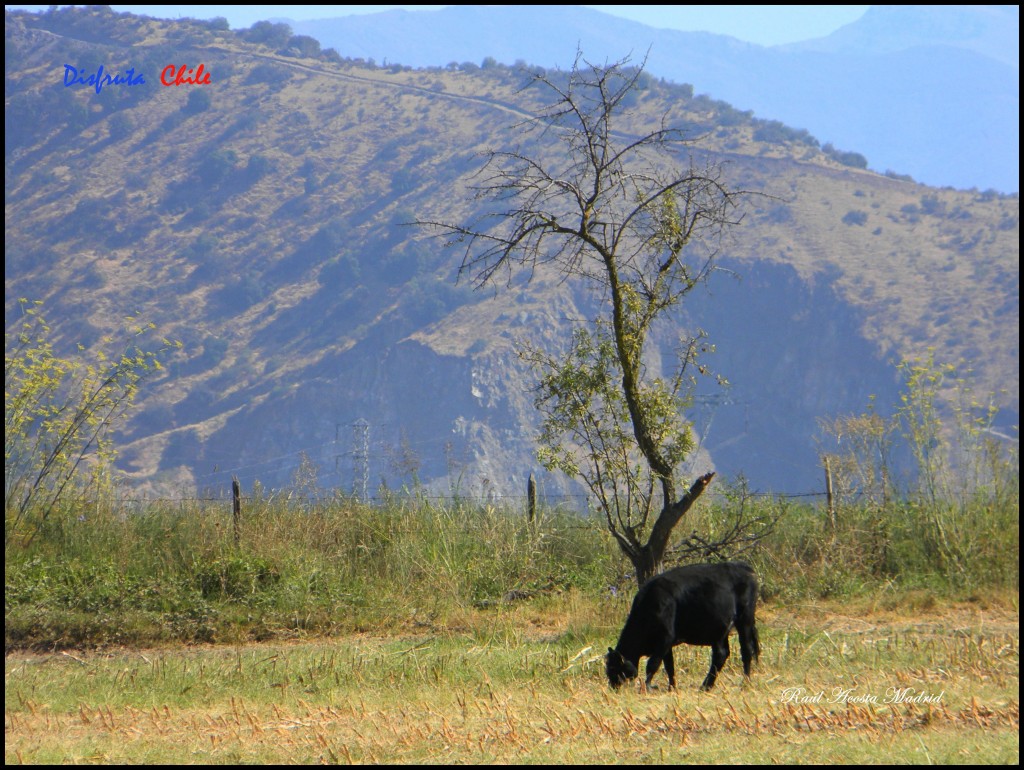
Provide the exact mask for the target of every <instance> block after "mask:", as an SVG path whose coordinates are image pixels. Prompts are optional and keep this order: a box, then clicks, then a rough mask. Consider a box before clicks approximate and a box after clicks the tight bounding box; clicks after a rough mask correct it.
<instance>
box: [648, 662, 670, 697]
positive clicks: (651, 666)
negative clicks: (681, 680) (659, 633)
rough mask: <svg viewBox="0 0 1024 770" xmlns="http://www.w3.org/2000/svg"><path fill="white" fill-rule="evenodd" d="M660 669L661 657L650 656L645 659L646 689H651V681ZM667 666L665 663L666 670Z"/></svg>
mask: <svg viewBox="0 0 1024 770" xmlns="http://www.w3.org/2000/svg"><path fill="white" fill-rule="evenodd" d="M660 667H661V656H660V655H652V656H651V657H649V658H648V659H647V688H648V689H651V680H652V679H654V675H655V674H657V673H658V669H659V668H660ZM667 667H668V664H667V663H666V668H667Z"/></svg>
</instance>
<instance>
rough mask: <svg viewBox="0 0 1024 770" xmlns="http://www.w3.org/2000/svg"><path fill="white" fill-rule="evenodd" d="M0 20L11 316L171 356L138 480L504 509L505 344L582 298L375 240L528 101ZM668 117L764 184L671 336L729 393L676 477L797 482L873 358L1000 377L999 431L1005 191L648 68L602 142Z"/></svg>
mask: <svg viewBox="0 0 1024 770" xmlns="http://www.w3.org/2000/svg"><path fill="white" fill-rule="evenodd" d="M22 19H25V23H27V24H29V25H30V26H24V25H23V23H22V21H21V20H22ZM31 25H49V29H46V30H43V29H33V28H32V26H31ZM5 30H6V33H7V44H8V46H7V47H8V56H9V57H10V60H11V61H17V62H18V66H17V67H14V66H9V67H8V74H7V80H6V83H5V86H6V93H7V100H8V102H7V110H6V116H7V118H8V128H9V131H8V139H7V141H8V144H7V148H6V149H7V153H6V160H7V166H6V168H7V175H6V203H7V228H6V232H5V248H6V254H7V270H6V275H5V279H6V280H5V285H6V300H5V301H6V309H7V321H8V327H10V324H11V322H12V310H13V308H14V307H15V303H16V300H17V298H18V297H21V296H28V297H32V298H41V299H45V300H46V305H45V309H46V313H47V316H48V317H49V318H50V319H51V320H52V321H53V322H54V324H55V326H56V328H57V329H58V330H59V331H60V333H61V338H62V340H63V341H64V342H65V343H66V344H69V345H70V344H71V343H74V342H77V341H83V342H87V343H89V342H93V341H95V340H96V339H98V338H99V336H100V335H101V334H102V333H104V332H109V331H112V330H114V329H116V328H117V326H118V324H119V323H120V319H121V318H122V317H123V316H124V315H125V314H126V313H127V312H131V311H137V312H138V314H139V315H140V317H142V318H146V319H152V320H153V321H155V322H156V323H158V325H159V326H160V332H161V333H162V334H164V335H167V336H173V337H178V338H181V339H182V340H183V341H184V342H185V345H186V348H185V350H186V352H185V354H184V356H181V357H179V358H178V359H176V360H172V361H170V362H169V367H168V372H167V375H166V376H165V377H164V378H162V379H160V380H158V381H154V382H153V383H151V384H150V387H149V388H147V390H146V393H145V400H144V401H143V403H142V409H141V410H140V412H139V414H138V415H137V416H136V417H135V419H134V420H133V422H132V423H131V424H130V425H129V426H128V427H127V429H126V431H125V434H124V436H123V442H122V446H123V447H124V449H123V452H122V460H123V467H124V468H125V469H126V470H127V471H129V472H130V473H131V474H132V477H133V479H134V482H135V483H136V484H137V485H138V487H139V488H140V489H149V490H167V489H169V488H175V487H178V486H181V487H184V488H192V489H194V488H196V487H198V488H200V489H203V488H205V487H211V488H213V489H216V490H219V489H223V488H225V487H226V480H227V478H228V477H229V476H230V475H231V474H232V473H234V474H237V475H239V476H240V477H241V478H242V479H243V481H244V482H245V483H246V484H249V483H251V482H252V480H254V479H259V480H260V481H262V482H263V483H264V484H268V485H271V486H280V485H284V484H287V483H289V480H290V477H291V473H292V472H293V471H294V469H295V468H296V467H297V466H298V464H299V461H300V455H301V453H305V454H306V455H307V456H309V457H310V458H311V459H312V460H313V461H314V462H315V463H316V464H317V465H318V466H319V468H320V471H321V477H320V480H321V482H322V483H323V484H324V485H325V486H339V487H342V488H351V487H352V486H353V485H354V484H355V482H356V478H355V477H356V476H357V475H359V474H357V470H358V469H359V467H364V468H365V469H367V472H368V476H369V480H368V484H369V491H370V492H373V491H375V490H376V488H377V486H378V484H379V483H380V482H381V481H384V482H385V483H386V484H388V485H389V486H391V487H392V488H394V487H396V486H400V485H402V484H408V483H412V479H413V477H414V476H415V477H416V478H418V479H419V480H420V481H421V482H422V483H424V484H430V485H432V487H433V488H435V489H439V490H449V489H453V488H457V487H461V490H462V491H463V492H466V493H470V492H471V493H481V492H484V491H499V492H514V493H521V490H522V487H523V480H524V479H525V476H526V475H527V474H528V473H529V472H530V471H531V470H535V469H536V463H535V461H534V460H533V458H532V448H533V447H532V443H531V431H532V429H531V426H532V425H533V421H534V419H535V415H534V414H533V410H532V408H531V404H530V395H529V378H528V377H527V373H526V372H524V371H523V370H522V366H521V364H519V362H518V361H517V359H516V358H515V356H514V355H513V353H512V349H511V345H512V341H513V339H514V338H515V337H517V336H530V337H531V338H533V339H539V340H543V341H545V342H546V343H548V344H551V345H557V344H558V341H559V340H560V339H564V337H565V336H567V335H568V333H569V327H568V321H570V320H571V319H577V318H580V317H584V316H585V315H586V298H584V297H581V296H580V295H579V293H578V292H577V291H576V290H575V289H574V288H573V287H571V286H568V285H565V284H563V283H560V282H559V281H558V280H556V277H553V276H546V275H540V276H539V277H538V279H537V280H536V281H535V282H534V283H533V284H531V285H528V286H527V285H522V284H521V283H517V284H516V286H515V287H514V288H513V289H512V290H510V291H503V292H499V293H498V294H497V296H492V295H490V294H488V293H482V294H481V293H477V294H474V293H472V292H471V291H469V290H468V289H467V288H466V287H464V286H456V285H455V283H454V280H453V278H454V269H455V267H456V266H457V263H458V258H459V254H458V253H456V252H455V251H452V250H444V249H443V248H441V244H440V243H438V242H436V241H434V240H432V239H429V238H427V237H426V234H425V233H423V232H422V231H419V230H416V229H413V228H408V227H405V226H404V225H405V223H407V222H409V221H411V220H412V219H415V218H422V219H451V220H463V219H465V218H467V217H469V216H471V215H472V214H473V205H474V204H473V199H472V194H471V191H470V190H469V189H468V186H469V185H471V184H472V183H473V180H472V174H473V173H474V172H475V171H476V170H477V169H478V168H479V165H480V158H479V157H478V156H477V155H476V152H478V151H480V150H484V149H487V148H489V147H498V146H502V145H503V144H505V143H510V142H512V141H514V140H515V138H516V134H515V132H514V131H513V130H512V129H511V126H512V124H513V123H514V122H515V121H517V120H519V119H521V118H522V117H523V116H525V115H528V114H530V112H531V110H532V109H535V107H536V102H535V101H533V100H535V99H536V98H537V97H536V96H535V95H534V94H533V93H532V92H530V91H526V92H523V91H521V90H520V86H521V85H522V84H523V83H524V82H525V77H524V75H523V74H522V73H517V72H515V71H513V70H510V69H507V68H502V67H493V68H489V69H483V70H481V69H478V68H472V69H467V71H462V70H460V69H447V68H445V69H434V70H424V71H413V70H409V69H406V68H402V67H397V66H391V67H389V68H386V69H382V68H373V67H368V66H365V64H359V63H357V62H354V61H351V60H343V59H342V58H341V57H340V56H337V55H335V56H333V57H332V56H328V57H326V58H320V59H316V58H311V57H305V58H300V57H296V56H294V55H292V56H288V55H283V54H281V53H278V48H274V47H265V46H260V45H256V44H253V43H251V42H246V41H244V40H241V39H240V37H239V36H238V35H236V34H235V33H232V32H230V31H227V30H223V29H217V28H216V27H214V26H212V25H210V24H207V23H195V22H178V23H172V22H155V21H147V20H143V19H139V18H137V17H130V16H116V15H112V14H106V13H105V12H103V11H95V10H76V11H69V12H62V13H59V14H56V15H48V16H46V17H43V18H26V17H24V16H23V15H20V14H10V13H8V14H7V22H6V25H5ZM70 32H74V33H75V35H76V36H77V38H76V39H75V40H71V39H69V38H68V37H67V34H69V33H70ZM44 38H45V40H46V41H49V42H48V44H47V45H49V46H50V47H46V46H43V45H40V41H41V40H43V39H44ZM83 39H88V40H92V41H96V40H99V41H103V42H100V43H97V42H88V43H85V42H81V41H82V40H83ZM114 41H118V42H114ZM65 57H68V58H69V59H70V61H75V62H77V63H78V64H79V65H82V66H86V65H89V66H97V65H98V64H100V63H104V64H105V66H107V68H108V69H109V70H110V71H114V70H117V69H119V68H120V69H121V70H122V71H123V69H124V68H127V67H129V66H135V67H137V68H138V69H139V70H140V71H142V72H145V73H146V74H147V76H148V75H149V73H150V72H154V73H157V72H160V70H161V68H162V67H163V66H164V65H165V64H166V63H167V62H168V61H174V62H184V61H191V62H194V63H198V62H199V61H202V62H204V63H205V65H206V68H207V69H208V71H210V72H211V73H213V77H214V85H213V87H212V88H210V87H204V88H208V90H209V93H210V100H209V102H208V103H206V104H205V106H204V104H203V103H202V100H201V99H199V100H195V97H193V96H192V93H196V92H198V90H197V89H196V88H193V89H187V88H162V87H159V86H157V87H151V88H149V89H141V88H139V89H135V88H134V87H133V88H132V89H127V88H122V89H120V90H118V89H116V88H111V87H108V88H104V89H103V91H102V93H100V94H96V93H95V92H94V91H93V90H92V89H89V88H81V89H66V88H65V89H59V88H58V89H54V88H53V85H54V84H55V82H57V81H58V80H59V78H60V76H61V71H62V69H63V64H64V63H65V62H64V58H65ZM76 66H77V65H76ZM193 101H195V103H193ZM667 111H668V112H670V114H671V115H672V116H673V117H674V119H676V120H678V121H680V122H683V123H684V124H686V125H691V126H693V128H694V130H695V131H699V133H701V134H703V135H704V136H705V139H704V140H703V141H702V143H701V144H700V145H699V147H698V149H699V151H700V152H701V153H710V154H713V155H714V157H717V158H720V159H723V160H726V161H728V165H727V166H726V169H727V172H728V174H729V179H730V181H731V182H733V183H734V184H736V185H737V186H741V187H744V188H746V189H752V190H763V191H767V192H769V193H771V194H772V195H774V196H776V197H775V198H774V199H754V200H752V202H751V204H750V208H749V210H748V212H747V217H746V221H745V223H744V225H743V226H742V227H741V228H739V229H738V230H737V232H736V234H735V236H736V237H735V241H734V243H733V245H732V248H731V249H730V252H729V254H728V255H727V256H728V258H727V260H726V261H725V263H724V264H725V266H727V267H729V268H731V269H732V270H733V271H734V272H735V273H737V274H739V275H740V276H741V277H742V280H741V281H739V282H735V281H732V280H730V279H729V278H727V277H726V276H720V277H717V278H716V279H715V281H713V282H712V284H711V287H710V295H709V296H707V297H705V298H703V299H700V300H699V301H697V302H696V303H695V305H694V307H693V308H692V310H690V311H689V312H688V314H686V315H684V316H682V317H680V318H679V319H678V321H679V323H680V324H683V325H685V326H688V327H695V326H701V327H704V328H706V329H708V331H709V332H710V333H711V335H712V341H713V342H715V343H716V344H717V345H718V348H719V353H718V354H717V355H716V356H715V357H713V358H712V360H711V361H710V362H709V363H710V364H711V365H712V367H713V368H714V369H716V370H718V371H721V372H722V373H723V374H725V375H726V376H727V377H728V378H729V380H730V381H732V382H733V388H732V390H730V391H729V392H728V393H727V394H720V393H718V392H716V391H712V392H710V393H706V394H702V399H703V400H702V401H701V402H700V403H701V405H702V406H701V407H700V409H703V410H704V411H703V413H700V414H695V415H694V416H695V417H696V418H697V419H698V420H700V421H701V422H700V424H699V425H698V430H699V433H700V434H701V436H702V437H703V439H704V441H703V448H704V450H706V451H705V453H703V454H701V455H700V456H699V457H698V458H696V460H697V462H698V463H699V465H697V466H695V468H694V470H695V471H703V470H706V469H707V467H708V464H712V463H713V464H715V466H716V467H718V468H719V469H720V470H721V471H723V472H724V473H727V474H732V473H737V472H741V471H742V472H744V473H746V475H747V476H748V478H750V479H751V481H752V482H753V483H755V484H756V485H758V486H762V487H765V486H775V488H779V487H780V486H785V487H788V488H790V489H793V488H794V486H790V485H795V488H796V489H803V488H806V485H809V484H812V483H817V482H818V476H819V472H818V470H817V468H816V459H815V455H814V446H813V433H814V431H815V429H816V424H815V419H816V418H817V417H822V416H825V415H827V414H829V413H832V412H849V411H859V410H862V409H863V408H864V407H865V406H866V404H867V399H868V397H869V396H870V395H871V394H877V395H878V396H879V401H880V403H883V404H884V403H886V402H888V403H891V402H892V401H891V398H890V399H886V396H890V397H894V396H895V383H894V378H893V370H892V365H891V361H890V360H889V359H890V358H891V357H893V356H899V355H910V354H921V353H923V352H924V351H925V350H926V349H927V348H928V347H929V346H931V345H939V346H940V357H942V358H943V359H944V360H959V359H961V358H962V359H965V360H968V361H971V362H973V363H974V364H975V366H976V367H977V369H978V370H979V376H980V378H981V380H980V382H981V385H982V386H983V387H984V388H986V389H988V388H991V389H997V388H1001V387H1006V388H1008V389H1009V392H1008V393H1004V394H1002V395H1001V396H1000V399H1001V400H1000V402H999V403H1000V405H1001V406H1003V407H1004V408H1005V409H1006V410H1007V414H1006V415H1005V419H1006V420H1007V421H1009V422H1010V423H1011V424H1015V422H1016V414H1017V413H1018V412H1019V384H1018V383H1019V370H1018V363H1019V362H1018V359H1019V333H1018V331H1017V327H1018V321H1019V261H1018V255H1019V221H1018V217H1019V201H1018V200H1017V199H1016V198H1015V197H1004V196H997V195H991V194H989V195H979V194H971V193H962V192H956V191H953V190H935V189H931V188H927V187H924V186H921V185H915V184H912V183H909V182H906V181H901V180H898V179H893V178H887V177H884V176H879V175H877V174H872V173H869V172H865V171H862V170H859V169H856V168H850V167H848V166H843V165H841V164H840V163H837V162H836V160H835V159H834V158H832V157H830V156H828V155H826V154H824V153H823V152H821V150H820V148H818V147H816V146H815V144H814V143H813V142H809V141H808V140H807V137H806V136H805V135H804V134H801V133H800V132H797V131H792V130H788V129H785V127H784V126H783V127H776V126H771V125H767V124H765V123H764V122H760V123H758V122H756V121H752V120H751V119H750V117H749V115H746V114H744V113H741V112H739V111H737V110H735V109H732V108H731V107H729V105H727V104H724V103H720V102H715V101H714V100H711V99H707V98H702V97H693V96H692V94H691V93H689V92H688V91H687V89H685V88H683V87H669V86H664V85H660V84H658V83H657V82H656V81H654V80H652V81H651V82H650V83H648V84H647V89H646V90H645V91H643V92H642V93H641V94H640V95H638V98H637V103H636V105H635V113H634V115H633V116H632V117H631V118H630V120H631V121H632V124H630V123H628V122H627V123H626V125H625V126H624V128H625V129H628V130H641V129H642V128H643V127H644V126H650V125H653V124H654V122H655V121H657V120H659V119H660V118H661V116H662V115H663V114H665V113H666V112H667ZM768 129H773V131H774V133H773V131H769V130H768ZM755 136H764V137H766V138H764V139H762V140H755ZM538 151H539V152H551V151H553V148H538ZM668 344H670V343H669V341H668V340H666V345H668ZM666 352H667V351H666ZM943 353H948V355H941V354H943ZM780 407H782V408H780ZM700 409H698V410H696V411H697V412H700ZM360 420H366V421H367V428H366V431H367V434H366V435H367V438H366V446H367V454H368V455H369V456H368V457H367V459H366V461H365V465H360V463H361V462H362V460H361V459H360V457H361V455H360V453H362V451H363V450H362V448H361V447H362V441H363V439H362V438H360V436H359V435H357V434H356V432H355V431H356V427H355V426H356V425H358V421H360ZM707 452H710V456H709V455H708V454H707ZM700 463H707V464H703V465H700ZM485 480H486V483H485ZM548 484H549V488H550V490H552V491H557V490H559V489H562V487H560V486H559V485H558V482H557V480H555V479H551V480H548Z"/></svg>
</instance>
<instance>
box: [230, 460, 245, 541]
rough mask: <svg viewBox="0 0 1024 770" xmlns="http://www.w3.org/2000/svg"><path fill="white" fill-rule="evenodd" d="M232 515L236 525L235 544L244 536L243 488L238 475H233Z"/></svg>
mask: <svg viewBox="0 0 1024 770" xmlns="http://www.w3.org/2000/svg"><path fill="white" fill-rule="evenodd" d="M231 515H232V518H233V520H234V525H235V545H238V544H239V542H240V541H241V538H242V488H241V487H240V486H239V484H238V478H237V477H236V476H232V477H231Z"/></svg>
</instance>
